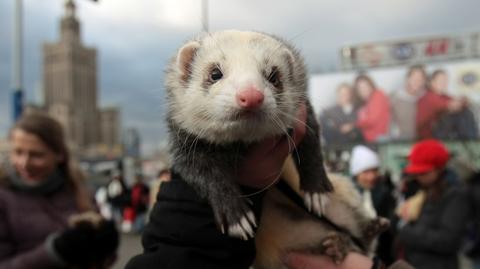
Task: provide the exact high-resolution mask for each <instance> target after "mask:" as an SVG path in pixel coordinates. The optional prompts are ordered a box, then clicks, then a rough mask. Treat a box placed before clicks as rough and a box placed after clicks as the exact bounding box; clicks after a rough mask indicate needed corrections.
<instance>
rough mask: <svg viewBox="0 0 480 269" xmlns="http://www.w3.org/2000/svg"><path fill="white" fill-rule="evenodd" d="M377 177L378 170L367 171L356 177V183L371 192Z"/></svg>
mask: <svg viewBox="0 0 480 269" xmlns="http://www.w3.org/2000/svg"><path fill="white" fill-rule="evenodd" d="M378 177H379V173H378V168H373V169H368V170H366V171H363V172H360V173H359V174H358V175H357V182H358V184H359V185H360V186H361V187H362V188H363V189H365V190H371V189H373V188H374V187H375V185H377V181H378Z"/></svg>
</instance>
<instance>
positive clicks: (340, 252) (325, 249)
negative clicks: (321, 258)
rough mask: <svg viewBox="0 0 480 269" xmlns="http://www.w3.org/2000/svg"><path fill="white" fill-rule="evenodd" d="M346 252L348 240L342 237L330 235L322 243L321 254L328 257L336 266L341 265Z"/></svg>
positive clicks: (347, 250)
mask: <svg viewBox="0 0 480 269" xmlns="http://www.w3.org/2000/svg"><path fill="white" fill-rule="evenodd" d="M348 252H349V246H348V239H347V238H345V236H344V235H340V234H336V233H335V234H331V235H328V236H327V237H325V238H324V239H323V241H322V254H324V255H327V256H329V257H330V258H331V259H332V260H333V261H334V262H335V263H336V264H340V263H342V262H343V260H344V259H345V257H346V256H347V254H348Z"/></svg>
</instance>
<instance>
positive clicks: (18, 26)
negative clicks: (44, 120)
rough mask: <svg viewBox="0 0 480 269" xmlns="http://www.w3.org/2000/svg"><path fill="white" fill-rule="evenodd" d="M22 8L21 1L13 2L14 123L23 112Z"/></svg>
mask: <svg viewBox="0 0 480 269" xmlns="http://www.w3.org/2000/svg"><path fill="white" fill-rule="evenodd" d="M22 17H23V7H22V0H15V16H14V24H13V27H14V28H13V35H14V36H13V66H12V89H13V95H12V117H13V122H15V121H16V120H17V119H18V118H19V117H20V115H21V114H22V110H23V89H22V88H23V86H22V82H23V65H22V63H23V40H22V38H23V25H22V21H23V20H22Z"/></svg>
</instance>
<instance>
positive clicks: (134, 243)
mask: <svg viewBox="0 0 480 269" xmlns="http://www.w3.org/2000/svg"><path fill="white" fill-rule="evenodd" d="M141 240H142V237H141V236H140V235H136V234H122V235H121V237H120V247H119V250H118V259H117V261H116V263H115V264H114V265H113V267H112V269H124V268H125V265H126V264H127V262H128V261H129V260H130V259H131V258H132V257H133V256H135V255H137V254H140V253H141V252H142V251H143V248H142V242H141Z"/></svg>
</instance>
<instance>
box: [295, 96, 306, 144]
mask: <svg viewBox="0 0 480 269" xmlns="http://www.w3.org/2000/svg"><path fill="white" fill-rule="evenodd" d="M306 132H307V106H306V105H305V103H302V104H301V105H300V108H299V111H298V114H297V122H296V124H295V128H294V132H293V141H294V142H295V145H296V146H298V144H300V142H301V141H302V139H303V137H304V136H305V133H306Z"/></svg>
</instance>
